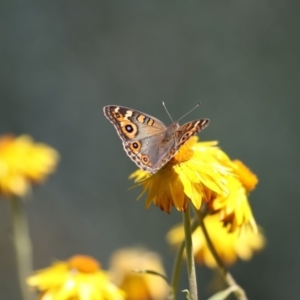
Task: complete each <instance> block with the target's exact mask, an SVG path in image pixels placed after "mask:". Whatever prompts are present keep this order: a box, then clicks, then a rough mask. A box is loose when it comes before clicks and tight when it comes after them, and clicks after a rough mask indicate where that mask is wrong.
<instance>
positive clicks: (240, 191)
mask: <svg viewBox="0 0 300 300" xmlns="http://www.w3.org/2000/svg"><path fill="white" fill-rule="evenodd" d="M232 166H233V170H234V174H233V175H231V176H227V179H226V187H227V189H228V191H229V193H228V194H227V193H220V194H217V195H216V196H215V198H214V200H213V201H211V202H210V203H209V206H210V209H211V211H212V212H213V213H215V212H218V213H219V218H220V220H222V221H223V222H224V224H225V225H226V224H228V227H227V228H228V230H229V231H235V230H236V229H240V228H242V227H243V226H248V225H249V226H250V227H251V228H252V230H254V231H255V232H256V231H257V226H256V222H255V219H254V217H253V214H252V210H251V207H250V204H249V202H248V191H251V190H253V189H254V188H255V185H256V184H257V182H258V179H257V177H256V175H255V174H253V173H252V172H251V171H250V170H249V169H248V168H247V167H246V166H245V165H244V164H243V163H242V162H241V161H238V160H236V161H233V162H232Z"/></svg>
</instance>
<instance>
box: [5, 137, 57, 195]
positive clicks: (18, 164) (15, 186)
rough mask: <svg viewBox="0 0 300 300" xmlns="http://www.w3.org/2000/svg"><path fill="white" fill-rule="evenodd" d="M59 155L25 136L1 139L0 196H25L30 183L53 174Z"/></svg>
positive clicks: (40, 180) (37, 181) (38, 181)
mask: <svg viewBox="0 0 300 300" xmlns="http://www.w3.org/2000/svg"><path fill="white" fill-rule="evenodd" d="M58 158H59V155H58V153H57V151H56V150H54V149H53V148H51V147H49V146H47V145H45V144H41V143H34V142H33V140H32V139H31V138H30V137H29V136H27V135H22V136H20V137H17V138H16V137H14V136H12V135H5V136H2V137H1V138H0V194H2V195H4V196H10V195H15V196H24V195H25V194H26V193H27V192H28V190H29V189H30V184H31V183H40V182H42V181H44V180H45V179H46V177H47V176H48V174H49V173H51V172H53V171H54V169H55V167H56V165H57V161H58Z"/></svg>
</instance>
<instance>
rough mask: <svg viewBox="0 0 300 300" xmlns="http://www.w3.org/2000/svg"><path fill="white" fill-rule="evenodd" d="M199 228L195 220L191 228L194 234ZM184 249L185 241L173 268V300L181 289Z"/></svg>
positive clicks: (180, 247)
mask: <svg viewBox="0 0 300 300" xmlns="http://www.w3.org/2000/svg"><path fill="white" fill-rule="evenodd" d="M197 227H198V222H197V221H195V220H194V221H193V223H192V227H191V230H192V232H194V231H195V230H196V228H197ZM184 249H185V240H183V241H182V242H181V244H180V246H179V248H178V251H177V255H176V258H175V263H174V268H173V272H172V280H171V284H172V288H173V293H174V295H173V298H172V300H176V299H177V293H178V289H179V278H180V271H181V265H182V257H183V252H184Z"/></svg>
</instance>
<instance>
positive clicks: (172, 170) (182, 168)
mask: <svg viewBox="0 0 300 300" xmlns="http://www.w3.org/2000/svg"><path fill="white" fill-rule="evenodd" d="M228 174H230V160H229V158H228V157H227V155H226V154H225V153H224V152H222V151H221V150H220V149H219V148H218V147H216V142H207V143H197V137H192V138H190V139H189V141H188V142H187V143H186V144H184V145H183V146H181V148H180V149H179V151H178V152H177V153H176V154H175V156H174V157H173V158H172V159H171V161H170V162H168V163H167V164H166V165H165V166H164V167H163V168H162V169H161V170H159V171H158V172H157V173H155V174H154V175H152V176H150V174H149V173H148V172H145V171H142V170H138V171H136V172H134V173H133V174H131V176H130V178H134V179H135V182H137V183H138V184H141V185H142V186H143V193H146V192H148V197H147V200H146V207H147V208H148V207H149V206H150V205H151V203H152V202H153V203H154V204H155V205H157V206H159V207H160V208H161V209H162V210H163V211H166V212H168V213H169V212H170V210H171V208H172V206H175V207H176V208H177V210H179V211H185V210H186V207H187V203H188V201H189V199H190V201H191V202H192V203H193V205H194V206H195V208H196V209H199V208H200V207H201V204H202V202H203V201H206V202H208V201H210V199H211V196H212V194H214V193H216V194H220V193H226V192H227V189H226V185H225V182H224V178H225V177H226V176H227V175H228Z"/></svg>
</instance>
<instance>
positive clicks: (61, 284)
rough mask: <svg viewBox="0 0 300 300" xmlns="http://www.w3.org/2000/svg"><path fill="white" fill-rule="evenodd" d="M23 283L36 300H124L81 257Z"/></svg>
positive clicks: (95, 266)
mask: <svg viewBox="0 0 300 300" xmlns="http://www.w3.org/2000/svg"><path fill="white" fill-rule="evenodd" d="M27 283H28V285H29V286H31V287H34V288H36V289H38V290H39V291H40V295H39V297H40V298H39V299H40V300H123V299H124V292H123V291H121V290H120V289H118V288H117V287H116V286H115V285H114V284H113V283H111V282H110V280H109V277H108V275H107V273H106V272H104V271H103V270H101V268H100V264H99V262H98V261H97V260H95V259H94V258H92V257H89V256H84V255H76V256H73V257H72V258H71V259H69V260H68V261H66V262H56V263H54V264H53V265H52V266H51V267H49V268H46V269H43V270H40V271H37V272H36V274H35V275H33V276H31V277H29V278H28V279H27Z"/></svg>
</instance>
